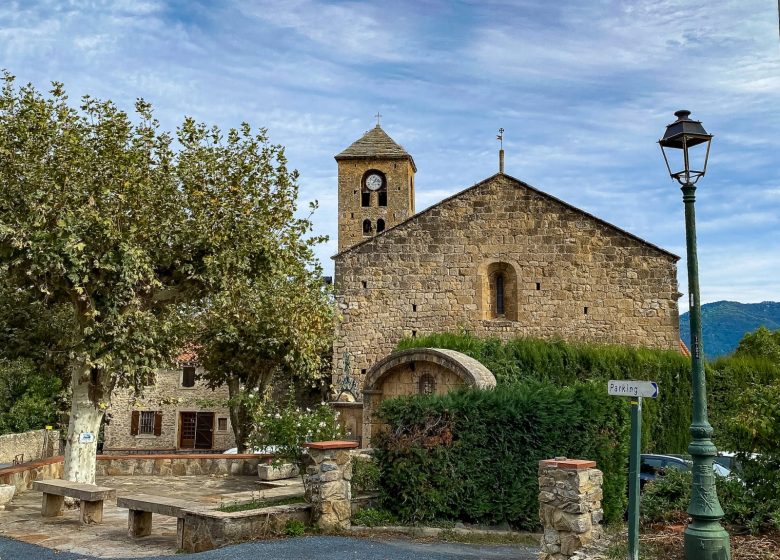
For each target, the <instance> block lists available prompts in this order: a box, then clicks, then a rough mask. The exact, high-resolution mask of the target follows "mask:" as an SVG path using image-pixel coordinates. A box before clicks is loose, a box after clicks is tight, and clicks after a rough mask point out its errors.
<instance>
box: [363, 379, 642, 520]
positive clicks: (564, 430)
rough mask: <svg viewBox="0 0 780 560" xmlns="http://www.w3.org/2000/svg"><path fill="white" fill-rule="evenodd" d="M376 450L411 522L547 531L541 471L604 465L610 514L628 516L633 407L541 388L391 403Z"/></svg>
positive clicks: (592, 391)
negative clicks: (583, 461)
mask: <svg viewBox="0 0 780 560" xmlns="http://www.w3.org/2000/svg"><path fill="white" fill-rule="evenodd" d="M377 416H378V417H379V419H381V420H382V421H383V422H385V423H386V424H387V426H388V428H389V429H388V430H386V431H383V432H382V433H381V434H380V435H379V437H377V438H375V439H374V440H373V441H372V445H373V446H374V447H375V457H376V459H377V462H378V464H379V467H380V472H381V476H380V487H381V492H382V497H383V504H384V506H385V507H387V508H388V509H389V510H390V511H392V512H393V513H394V514H396V515H398V516H399V517H401V518H402V519H404V520H405V521H415V522H416V521H425V520H431V519H436V518H445V519H450V520H454V519H457V520H462V521H476V522H483V523H501V522H508V523H509V524H510V525H512V526H513V527H520V528H524V529H535V528H536V527H537V525H538V506H539V504H538V480H537V476H538V462H539V460H541V459H549V458H551V457H555V456H560V455H565V456H568V457H577V458H587V459H593V460H595V461H597V463H598V467H599V468H600V469H602V470H603V472H604V475H605V477H604V505H603V507H604V512H605V517H606V518H607V519H608V520H610V521H614V520H618V519H619V518H620V517H621V516H622V512H623V506H624V505H625V500H626V496H625V487H626V474H627V473H626V470H627V469H626V467H625V461H626V459H627V456H628V452H627V441H628V423H629V421H628V407H627V406H625V403H623V402H622V400H621V399H614V398H611V397H609V396H608V395H607V394H606V391H605V390H602V388H601V387H600V385H599V384H595V383H583V382H575V383H573V384H572V385H571V386H569V387H558V386H553V385H551V384H548V383H542V382H528V383H515V384H508V385H500V386H498V387H496V388H495V389H493V390H488V391H484V390H477V389H464V390H461V391H457V392H454V393H449V394H447V395H442V396H415V397H406V398H399V399H391V400H385V401H383V402H382V403H381V405H380V408H379V411H378V413H377Z"/></svg>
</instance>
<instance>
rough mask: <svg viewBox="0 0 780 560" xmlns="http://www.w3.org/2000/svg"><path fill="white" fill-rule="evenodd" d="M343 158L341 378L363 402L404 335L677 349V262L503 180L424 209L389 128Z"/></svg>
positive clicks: (415, 378)
mask: <svg viewBox="0 0 780 560" xmlns="http://www.w3.org/2000/svg"><path fill="white" fill-rule="evenodd" d="M336 161H337V163H338V198H339V209H338V220H339V230H338V231H339V253H338V254H337V255H336V256H334V257H333V258H334V261H335V293H336V299H337V301H338V305H339V308H340V313H341V315H342V317H343V320H342V322H341V323H340V324H339V326H338V328H337V332H336V337H335V342H334V346H333V361H334V371H335V372H339V375H337V376H336V377H337V379H335V380H334V382H335V385H336V386H337V387H339V386H342V385H345V382H349V383H352V382H353V381H354V382H356V383H355V385H356V387H357V390H356V391H353V392H355V393H356V397H357V401H358V402H360V401H361V399H362V400H363V401H364V404H365V399H363V396H364V395H365V394H366V392H367V391H372V390H376V388H375V387H372V386H371V381H370V378H369V372H371V371H374V368H376V367H377V364H380V363H382V361H383V360H385V359H387V357H388V356H389V355H390V354H391V353H392V352H393V349H394V347H395V345H396V344H397V343H398V341H399V340H401V339H402V338H404V337H417V336H422V335H425V334H429V333H435V332H442V331H452V332H454V331H461V330H466V331H468V332H471V333H473V334H476V335H477V336H481V337H490V336H494V337H499V338H502V339H509V338H515V337H518V336H526V337H536V338H563V339H565V340H569V341H587V342H597V343H614V344H627V345H633V346H646V347H651V348H662V349H670V350H671V349H675V350H676V349H678V347H679V338H680V337H679V318H678V307H677V298H678V297H679V296H680V294H679V293H678V291H677V261H678V260H679V257H677V256H676V255H674V254H672V253H670V252H668V251H666V250H664V249H662V248H660V247H657V246H655V245H653V244H652V243H648V242H647V241H644V240H643V239H640V238H639V237H637V236H635V235H633V234H631V233H629V232H627V231H625V230H622V229H620V228H619V227H616V226H614V225H612V224H609V223H607V222H605V221H604V220H601V219H599V218H597V217H596V216H593V215H591V214H589V213H587V212H585V211H583V210H580V209H578V208H576V207H574V206H572V205H570V204H567V203H566V202H564V201H562V200H560V199H558V198H555V197H554V196H551V195H549V194H546V193H544V192H542V191H540V190H538V189H536V188H534V187H532V186H530V185H528V184H527V183H524V182H523V181H520V180H519V179H516V178H514V177H511V176H509V175H506V174H504V173H503V172H499V173H497V174H496V175H493V176H492V177H488V178H487V179H485V180H483V181H481V182H479V183H477V184H476V185H474V186H472V187H469V188H467V189H465V190H463V191H461V192H459V193H458V194H456V195H454V196H451V197H449V198H447V199H445V200H443V201H441V202H439V203H438V204H435V205H433V206H431V207H430V208H427V209H426V210H423V211H422V212H420V213H417V214H415V212H414V189H415V185H414V173H415V172H416V170H417V168H416V166H415V163H414V160H413V159H412V156H411V155H409V154H408V153H407V152H406V151H405V150H404V149H403V148H402V147H401V146H399V145H398V144H397V143H395V142H394V141H393V140H392V139H391V138H390V137H389V136H388V135H387V134H386V133H385V131H384V130H382V128H381V127H380V126H379V125H377V126H376V127H375V128H373V129H372V130H370V131H368V132H367V133H365V134H364V135H363V136H362V137H361V138H360V139H358V140H357V141H356V142H354V143H353V144H352V145H351V146H349V147H348V148H347V149H346V150H344V151H343V152H341V153H340V154H338V155H337V156H336ZM345 365H346V367H345ZM442 375H443V374H442V373H441V372H440V373H439V374H437V375H434V378H435V379H436V380H437V383H439V386H446V384H447V383H446V381H445V379H446V378H445V377H442ZM422 376H423V373H422V371H421V370H420V371H416V372H414V375H412V377H411V378H410V379H411V385H414V386H417V387H418V390H419V391H422V390H423V389H422V388H423V387H424V386H425V384H424V383H423V382H422ZM367 380H368V382H367ZM415 384H416V385H415ZM351 406H352V408H353V409H354V408H356V407H357V406H358V405H354V404H353V405H351ZM366 412H367V411H366ZM369 424H370V419H368V418H367V417H364V420H363V426H364V427H366V428H368V429H370V426H369ZM362 436H363V439H364V441H363V443H367V441H365V439H366V436H367V434H365V433H364V434H362Z"/></svg>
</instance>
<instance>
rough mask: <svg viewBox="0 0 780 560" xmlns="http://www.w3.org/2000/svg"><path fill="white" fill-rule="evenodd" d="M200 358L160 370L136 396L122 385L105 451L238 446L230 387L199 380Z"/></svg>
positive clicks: (112, 408)
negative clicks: (231, 423)
mask: <svg viewBox="0 0 780 560" xmlns="http://www.w3.org/2000/svg"><path fill="white" fill-rule="evenodd" d="M197 373H198V369H197V366H196V365H195V364H194V363H185V364H183V365H181V367H179V368H177V369H163V370H158V371H157V373H156V375H155V379H154V380H153V383H150V385H149V386H147V387H144V389H143V392H142V393H141V394H140V395H138V396H136V395H135V394H134V392H133V390H132V389H129V388H127V389H118V390H116V391H115V392H114V394H113V397H112V399H111V406H110V407H109V408H108V410H107V411H106V418H105V423H104V433H103V453H106V454H122V453H129V452H135V453H137V452H140V451H149V452H156V453H163V452H165V453H177V452H179V453H184V452H207V451H211V452H215V453H218V452H222V451H224V450H226V449H229V448H231V447H235V446H236V443H235V437H234V436H233V429H232V427H231V425H230V413H229V411H228V408H227V401H228V391H227V388H224V387H223V388H218V389H215V390H212V389H209V388H208V387H206V386H205V384H204V383H203V382H201V381H199V380H197Z"/></svg>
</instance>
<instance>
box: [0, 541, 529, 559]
mask: <svg viewBox="0 0 780 560" xmlns="http://www.w3.org/2000/svg"><path fill="white" fill-rule="evenodd" d="M538 556H539V549H538V548H536V547H520V546H482V545H467V544H457V543H433V544H428V543H424V544H423V543H415V542H410V541H405V540H383V541H376V540H368V539H352V538H346V537H303V538H297V539H284V540H278V541H264V542H252V543H245V544H239V545H233V546H226V547H225V548H220V549H219V550H211V551H209V552H201V553H200V554H177V555H175V556H156V557H148V558H145V559H144V560H173V559H175V560H179V559H189V560H262V559H264V558H267V559H269V560H270V559H273V560H300V559H309V558H311V559H312V560H349V559H352V558H354V559H355V560H477V559H485V560H510V559H511V560H536V559H537V558H538ZM0 560H92V557H88V556H84V555H80V554H72V553H69V552H56V551H53V550H51V549H48V548H41V547H39V546H35V545H32V544H27V543H23V542H19V541H15V540H11V539H6V538H3V537H0Z"/></svg>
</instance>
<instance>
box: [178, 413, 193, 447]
mask: <svg viewBox="0 0 780 560" xmlns="http://www.w3.org/2000/svg"><path fill="white" fill-rule="evenodd" d="M196 424H197V412H180V413H179V447H180V448H181V449H193V448H194V447H195V426H196Z"/></svg>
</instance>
